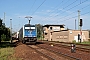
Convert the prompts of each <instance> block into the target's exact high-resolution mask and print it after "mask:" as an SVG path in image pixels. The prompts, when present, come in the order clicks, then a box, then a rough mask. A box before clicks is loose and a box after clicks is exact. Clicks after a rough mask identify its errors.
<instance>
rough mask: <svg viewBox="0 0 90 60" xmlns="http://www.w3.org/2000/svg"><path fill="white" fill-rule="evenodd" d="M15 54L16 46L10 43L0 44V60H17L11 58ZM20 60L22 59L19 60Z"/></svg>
mask: <svg viewBox="0 0 90 60" xmlns="http://www.w3.org/2000/svg"><path fill="white" fill-rule="evenodd" d="M13 53H14V45H13V44H11V43H10V42H1V43H0V60H17V58H15V57H10V58H8V57H9V56H11V55H12V54H13ZM18 60H20V59H18Z"/></svg>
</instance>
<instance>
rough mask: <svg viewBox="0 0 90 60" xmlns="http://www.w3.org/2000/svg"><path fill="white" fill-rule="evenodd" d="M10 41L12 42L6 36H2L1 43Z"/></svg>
mask: <svg viewBox="0 0 90 60" xmlns="http://www.w3.org/2000/svg"><path fill="white" fill-rule="evenodd" d="M9 40H10V38H9V37H7V36H6V35H5V34H2V35H1V41H9Z"/></svg>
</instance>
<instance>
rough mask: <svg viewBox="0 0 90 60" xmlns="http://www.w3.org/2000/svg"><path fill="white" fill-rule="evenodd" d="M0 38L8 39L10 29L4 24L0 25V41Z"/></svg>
mask: <svg viewBox="0 0 90 60" xmlns="http://www.w3.org/2000/svg"><path fill="white" fill-rule="evenodd" d="M0 20H1V19H0ZM2 40H3V41H6V40H7V41H9V40H10V29H9V28H7V27H5V25H3V24H1V25H0V43H1V41H2Z"/></svg>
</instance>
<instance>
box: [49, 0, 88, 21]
mask: <svg viewBox="0 0 90 60" xmlns="http://www.w3.org/2000/svg"><path fill="white" fill-rule="evenodd" d="M76 1H77V0H76ZM86 1H88V0H85V1H83V2H81V3H79V4H77V5H75V6H73V7H71V8H69V9H67V10H66V11H69V10H71V9H73V8H75V7H77V6H79V5H81V4H82V3H85V2H86ZM64 12H65V11H64ZM64 12H62V13H61V14H63V13H64ZM59 14H60V13H59ZM59 14H58V15H55V16H54V17H57V16H59ZM54 17H50V18H54ZM50 18H49V19H50Z"/></svg>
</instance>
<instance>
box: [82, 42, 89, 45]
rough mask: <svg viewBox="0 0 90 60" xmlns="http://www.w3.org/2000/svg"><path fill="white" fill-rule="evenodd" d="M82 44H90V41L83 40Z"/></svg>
mask: <svg viewBox="0 0 90 60" xmlns="http://www.w3.org/2000/svg"><path fill="white" fill-rule="evenodd" d="M81 44H89V45H90V42H82V43H81Z"/></svg>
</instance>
